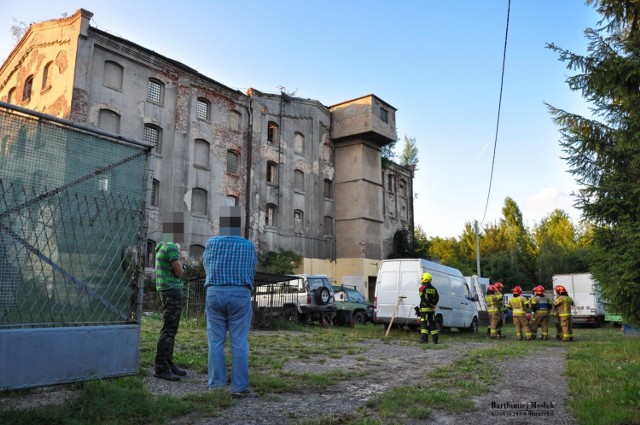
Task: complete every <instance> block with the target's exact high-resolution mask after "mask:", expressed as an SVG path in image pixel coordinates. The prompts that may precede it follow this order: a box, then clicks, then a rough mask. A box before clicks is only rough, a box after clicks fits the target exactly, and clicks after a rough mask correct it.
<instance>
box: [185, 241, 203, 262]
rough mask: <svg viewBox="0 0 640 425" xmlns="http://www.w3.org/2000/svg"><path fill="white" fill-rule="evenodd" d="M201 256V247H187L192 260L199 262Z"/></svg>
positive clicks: (195, 245) (196, 245)
mask: <svg viewBox="0 0 640 425" xmlns="http://www.w3.org/2000/svg"><path fill="white" fill-rule="evenodd" d="M202 254H204V247H203V246H202V245H198V244H194V245H191V246H190V247H189V257H191V258H193V259H194V260H201V259H202Z"/></svg>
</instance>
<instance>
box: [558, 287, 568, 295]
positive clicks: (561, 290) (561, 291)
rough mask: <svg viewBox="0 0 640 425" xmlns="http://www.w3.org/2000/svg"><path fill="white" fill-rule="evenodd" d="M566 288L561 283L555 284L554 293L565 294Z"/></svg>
mask: <svg viewBox="0 0 640 425" xmlns="http://www.w3.org/2000/svg"><path fill="white" fill-rule="evenodd" d="M566 293H567V290H566V289H564V286H562V285H558V286H556V294H558V295H560V294H566Z"/></svg>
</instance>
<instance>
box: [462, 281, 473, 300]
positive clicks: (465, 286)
mask: <svg viewBox="0 0 640 425" xmlns="http://www.w3.org/2000/svg"><path fill="white" fill-rule="evenodd" d="M464 292H465V297H467V298H468V299H472V298H473V296H472V295H471V290H470V289H469V285H467V284H466V283H465V284H464Z"/></svg>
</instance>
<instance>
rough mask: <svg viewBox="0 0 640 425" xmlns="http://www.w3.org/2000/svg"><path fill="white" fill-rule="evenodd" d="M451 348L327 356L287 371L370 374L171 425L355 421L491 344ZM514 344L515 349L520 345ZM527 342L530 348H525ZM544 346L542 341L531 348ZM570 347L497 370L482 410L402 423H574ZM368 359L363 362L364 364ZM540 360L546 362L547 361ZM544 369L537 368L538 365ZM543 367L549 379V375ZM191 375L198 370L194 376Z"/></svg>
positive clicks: (194, 381)
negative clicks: (370, 406) (383, 399)
mask: <svg viewBox="0 0 640 425" xmlns="http://www.w3.org/2000/svg"><path fill="white" fill-rule="evenodd" d="M442 339H443V340H444V343H442V344H440V345H439V346H438V348H437V349H435V348H434V349H427V350H424V349H423V347H421V346H419V345H418V344H416V345H402V344H397V343H381V342H380V341H379V340H371V341H368V342H366V343H365V344H364V345H365V348H366V352H364V353H359V354H357V355H353V356H350V355H344V356H342V357H341V358H329V357H327V358H326V359H325V360H326V361H324V362H322V363H314V362H292V363H288V364H287V365H286V366H285V369H286V370H288V371H292V372H297V373H304V372H308V373H322V372H325V371H329V370H334V369H340V370H342V371H344V370H353V371H354V372H355V371H358V372H361V371H362V369H363V368H366V370H367V371H368V372H369V373H367V374H366V376H357V377H354V378H352V379H349V380H346V381H342V382H339V383H337V384H336V385H333V386H331V387H329V388H327V389H325V390H323V391H322V393H317V392H313V391H308V392H307V391H303V392H301V393H297V394H293V393H284V394H266V395H261V396H259V397H256V398H250V399H242V400H238V401H237V403H236V404H235V406H233V407H231V408H228V409H225V410H224V411H222V412H221V413H220V415H219V416H216V417H211V418H205V417H200V416H197V415H187V416H185V417H182V418H179V419H176V420H173V421H171V422H170V424H172V425H182V424H191V425H214V424H216V425H218V424H242V425H257V424H276V423H277V424H279V425H289V424H295V423H296V420H301V419H309V418H317V417H321V416H325V415H327V414H333V415H334V416H335V417H343V416H344V417H348V415H349V413H350V412H354V411H356V410H357V409H358V408H360V407H363V406H364V405H365V403H366V402H367V400H368V399H370V398H371V397H372V396H374V395H376V394H379V393H382V392H385V391H387V390H389V389H391V388H393V387H397V386H402V385H411V384H413V383H415V382H416V377H418V376H426V375H427V374H428V373H429V372H430V371H431V370H433V369H436V368H438V367H440V366H446V365H448V364H450V363H452V362H454V361H456V360H458V359H460V358H462V357H463V356H464V354H465V352H467V351H468V350H473V349H476V348H482V347H486V346H489V345H490V342H486V343H469V342H465V343H457V342H453V343H447V342H446V334H444V335H443V338H442ZM513 343H516V342H515V341H514V342H513ZM522 343H525V342H522ZM528 343H530V344H544V342H543V341H535V342H528ZM565 355H566V348H564V347H559V346H549V347H548V348H546V349H544V350H542V351H536V352H535V353H534V354H531V355H529V356H527V357H518V358H517V359H513V360H510V359H508V360H505V361H504V362H502V363H499V364H496V368H497V369H499V370H500V371H501V375H502V376H501V378H500V379H499V380H498V381H497V382H496V384H495V385H494V386H493V388H492V390H491V392H489V393H487V394H484V395H482V396H479V397H475V398H474V399H473V401H474V402H475V404H476V406H477V410H476V411H474V412H468V413H458V414H454V413H451V412H447V411H440V410H435V411H433V414H432V416H431V418H430V419H429V420H419V421H418V420H410V419H406V420H405V421H404V422H403V423H404V424H408V425H414V424H416V425H417V424H427V423H428V424H460V423H471V422H473V423H474V425H485V424H486V425H489V424H490V425H496V424H543V423H544V424H549V423H554V424H574V423H575V421H574V419H573V418H572V417H571V415H570V414H569V412H568V411H567V409H566V406H565V401H566V400H567V388H566V383H565V379H564V377H563V374H564V370H565ZM363 357H366V358H368V359H369V360H368V361H367V362H363V361H362V358H363ZM540 359H544V361H541V360H540ZM536 365H538V366H540V367H539V369H536V368H535V366H536ZM543 368H544V372H542V369H543ZM190 372H191V371H190ZM145 380H146V382H147V385H148V387H149V389H150V390H151V391H152V392H154V393H157V394H173V395H184V394H187V393H193V392H199V391H206V382H207V376H206V375H205V374H197V373H190V374H189V376H187V379H183V380H182V381H180V382H178V383H174V382H167V381H162V380H159V379H155V378H153V377H151V376H150V375H149V377H147V378H145Z"/></svg>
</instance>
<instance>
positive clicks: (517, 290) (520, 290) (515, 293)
mask: <svg viewBox="0 0 640 425" xmlns="http://www.w3.org/2000/svg"><path fill="white" fill-rule="evenodd" d="M520 294H522V288H521V287H520V286H516V287H515V288H513V295H520Z"/></svg>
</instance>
